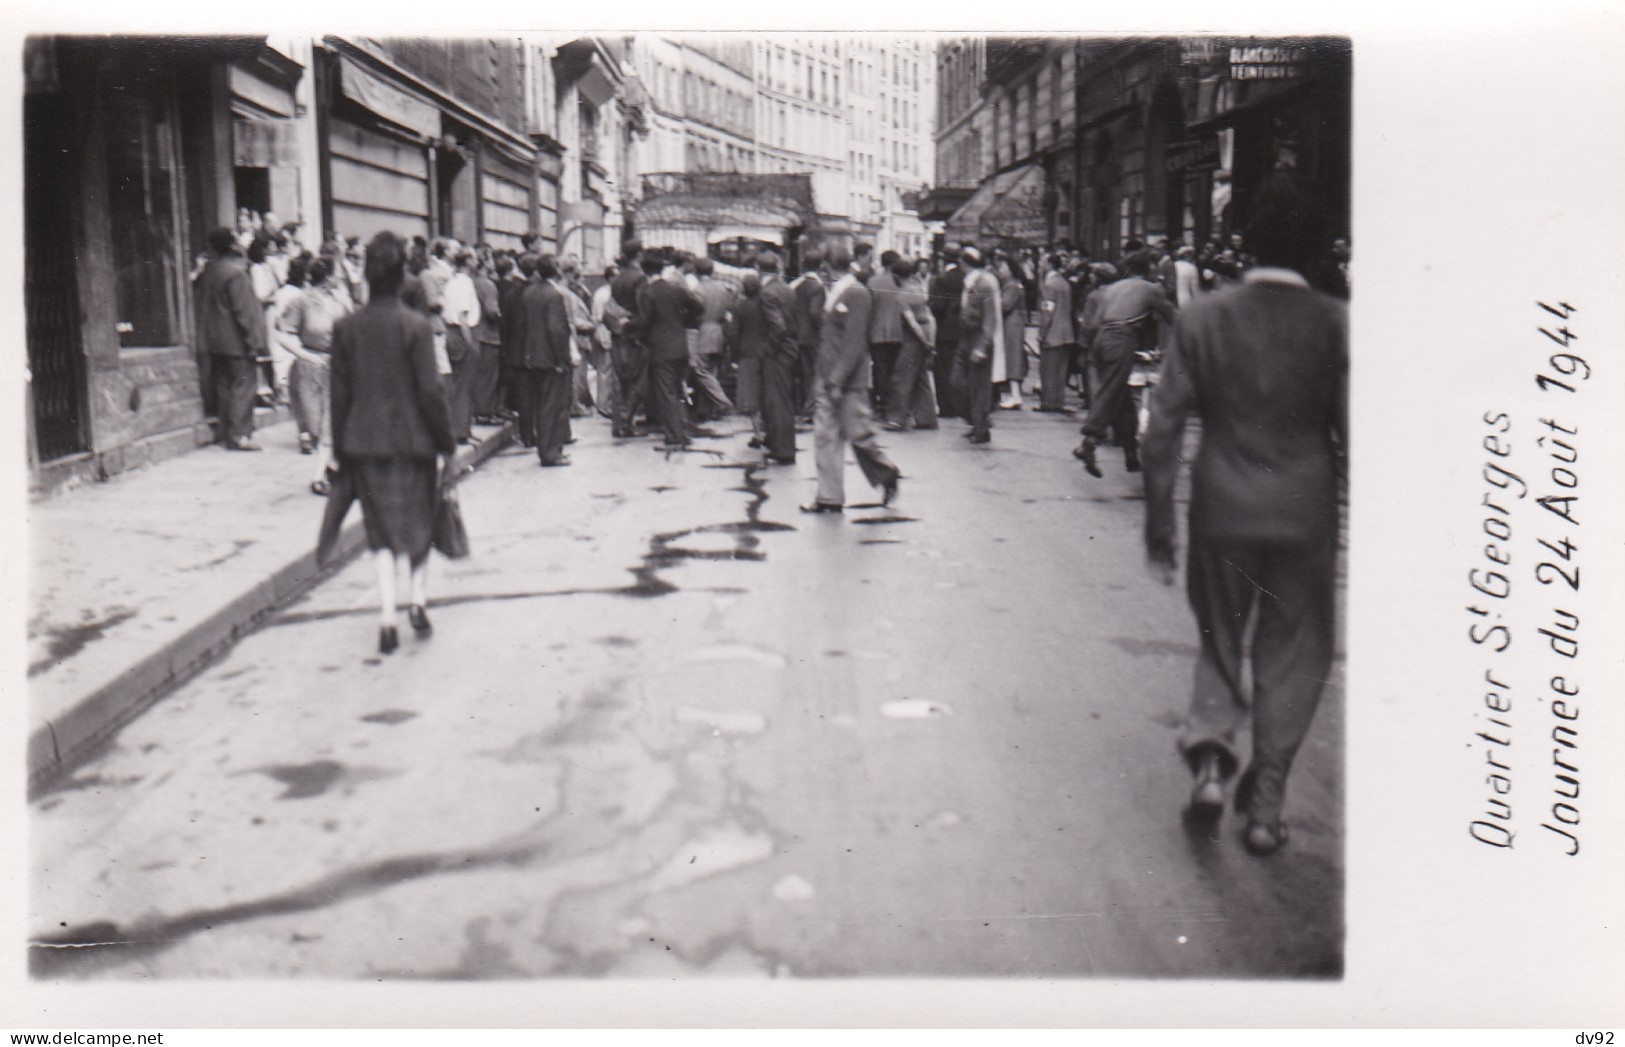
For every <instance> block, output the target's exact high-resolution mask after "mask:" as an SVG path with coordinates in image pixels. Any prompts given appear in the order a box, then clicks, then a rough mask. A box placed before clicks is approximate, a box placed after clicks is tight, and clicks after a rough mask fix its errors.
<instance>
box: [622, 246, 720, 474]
mask: <svg viewBox="0 0 1625 1047" xmlns="http://www.w3.org/2000/svg"><path fill="white" fill-rule="evenodd" d="M642 266H643V272H644V275H645V276H646V277H648V279H647V281H646V282H645V283H644V285H643V286H642V287H641V288H639V290H638V298H637V311H636V313H635V314H634V315H633V317H632V320H631V322H630V323H629V324H628V326H629V327H630V328H631V329H632V330H634V331H635V332H636V336H637V338H638V339H639V340H640V341H641V342H642V343H643V345H644V347H645V348H646V349H647V351H648V354H649V384H650V392H651V399H652V400H653V402H654V403H655V405H656V408H657V411H658V413H659V416H660V424H661V425H662V426H663V427H664V428H665V430H666V440H665V444H664V446H665V447H666V449H667V450H679V449H681V448H684V447H687V446H688V445H689V443H690V442H691V439H690V435H689V424H688V408H687V405H686V404H685V403H684V402H683V374H684V372H686V371H687V370H688V332H689V330H690V329H691V328H697V327H698V326H699V324H700V316H701V314H703V313H704V311H705V307H704V305H703V304H702V303H701V302H700V299H699V298H698V296H696V295H695V294H694V292H692V291H690V290H689V289H688V288H687V287H685V286H683V285H682V284H681V283H680V282H678V281H679V280H681V277H677V278H676V279H666V278H664V277H663V276H662V275H661V274H662V272H664V270H665V267H666V266H665V260H664V259H663V258H659V257H650V256H649V255H648V254H645V255H644V256H643V261H642Z"/></svg>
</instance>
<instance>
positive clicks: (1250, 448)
mask: <svg viewBox="0 0 1625 1047" xmlns="http://www.w3.org/2000/svg"><path fill="white" fill-rule="evenodd" d="M1312 213H1313V212H1312V210H1311V205H1310V204H1309V203H1308V202H1307V196H1306V195H1305V194H1303V193H1302V192H1301V191H1299V190H1297V189H1296V187H1295V186H1294V185H1293V183H1291V182H1290V181H1287V180H1286V176H1284V175H1277V176H1274V177H1273V178H1272V179H1271V180H1270V181H1268V182H1266V183H1265V185H1264V187H1263V188H1261V189H1260V191H1259V193H1258V195H1257V196H1256V197H1255V198H1254V200H1253V214H1252V217H1253V226H1252V228H1253V229H1254V233H1253V238H1254V244H1253V248H1254V252H1255V254H1256V257H1257V260H1258V267H1257V268H1255V269H1253V270H1251V271H1250V272H1248V273H1247V274H1246V276H1245V277H1244V278H1243V282H1242V283H1241V284H1239V285H1237V286H1234V287H1231V288H1227V289H1224V290H1222V291H1218V292H1215V293H1214V294H1211V295H1207V296H1204V297H1203V298H1201V299H1199V300H1197V301H1196V302H1194V303H1192V304H1191V305H1190V306H1188V307H1186V308H1185V309H1184V310H1183V311H1182V312H1181V313H1180V316H1179V321H1178V324H1177V326H1176V328H1175V331H1174V337H1173V341H1172V345H1171V347H1170V350H1169V353H1168V355H1167V356H1166V357H1165V359H1164V361H1163V365H1162V380H1161V382H1160V383H1159V384H1158V386H1157V389H1156V392H1155V394H1154V395H1153V397H1152V401H1151V421H1150V424H1149V426H1148V428H1147V431H1146V442H1145V455H1146V463H1145V464H1146V472H1145V491H1146V522H1145V542H1146V553H1147V555H1148V557H1149V559H1150V562H1151V565H1152V566H1153V568H1154V569H1155V570H1156V571H1157V572H1159V573H1160V574H1161V575H1162V577H1163V579H1164V580H1165V581H1166V582H1167V583H1168V584H1172V582H1173V570H1174V533H1175V529H1176V524H1175V520H1174V482H1175V479H1176V477H1177V475H1178V470H1179V455H1180V452H1181V450H1182V443H1183V436H1184V429H1185V420H1186V417H1187V416H1188V415H1190V414H1192V413H1194V414H1196V415H1197V417H1199V418H1200V419H1201V425H1202V441H1201V450H1200V451H1199V453H1198V455H1197V459H1196V464H1195V466H1194V467H1193V470H1192V483H1191V506H1190V531H1189V534H1190V538H1189V542H1190V548H1189V551H1188V554H1187V555H1188V557H1189V563H1188V565H1187V581H1188V588H1189V596H1190V604H1191V609H1192V610H1193V611H1194V612H1195V614H1196V623H1197V628H1198V631H1199V633H1200V635H1201V641H1202V649H1201V654H1200V655H1199V656H1198V659H1197V664H1196V681H1195V686H1194V690H1193V695H1192V699H1191V705H1190V712H1189V715H1188V717H1187V719H1186V723H1185V727H1184V731H1183V733H1182V735H1181V737H1180V741H1179V746H1180V751H1181V752H1182V753H1183V755H1184V757H1185V759H1186V761H1187V762H1188V763H1189V765H1190V767H1191V770H1192V772H1193V773H1194V774H1195V775H1196V779H1197V781H1196V788H1195V791H1194V792H1193V793H1192V796H1191V807H1190V811H1191V813H1192V814H1194V815H1200V816H1203V817H1206V818H1211V817H1214V816H1216V815H1217V814H1218V813H1219V812H1221V811H1222V810H1223V808H1224V800H1225V788H1224V783H1225V780H1226V779H1228V778H1229V777H1230V775H1231V774H1233V773H1234V772H1235V770H1236V767H1237V764H1238V760H1237V757H1236V754H1235V750H1234V744H1235V735H1236V731H1237V729H1238V728H1239V727H1240V726H1241V725H1242V724H1243V723H1244V722H1245V721H1246V719H1247V717H1248V716H1249V713H1250V715H1251V717H1252V736H1253V753H1252V763H1251V766H1250V767H1249V768H1248V769H1247V772H1246V774H1245V775H1243V776H1242V779H1241V782H1240V784H1239V786H1238V788H1237V790H1236V806H1237V809H1238V810H1241V811H1243V812H1244V813H1245V814H1246V816H1247V827H1246V830H1245V833H1244V837H1243V839H1244V842H1245V843H1246V846H1247V849H1248V850H1249V851H1251V852H1253V853H1254V854H1268V853H1270V852H1272V851H1274V850H1276V849H1277V848H1279V847H1280V846H1281V845H1282V844H1283V843H1285V842H1286V827H1285V823H1284V822H1283V821H1282V820H1281V810H1282V806H1283V802H1284V800H1285V795H1286V780H1287V773H1288V771H1289V770H1290V768H1291V766H1292V760H1293V757H1294V756H1295V755H1296V754H1297V751H1298V747H1299V746H1300V745H1301V744H1302V742H1303V738H1304V735H1305V734H1306V733H1307V731H1308V729H1309V723H1310V720H1311V719H1312V718H1313V716H1314V714H1315V708H1316V706H1317V705H1318V704H1319V701H1320V695H1321V690H1322V688H1323V687H1324V685H1325V681H1326V677H1327V675H1328V674H1329V672H1330V669H1331V661H1332V654H1333V649H1334V639H1335V631H1334V623H1333V613H1334V611H1333V606H1334V596H1335V583H1336V561H1337V535H1338V504H1337V503H1338V488H1339V483H1340V477H1341V474H1342V471H1343V468H1342V467H1343V461H1344V458H1345V455H1346V450H1347V432H1348V428H1347V409H1348V399H1347V395H1348V388H1347V380H1348V333H1347V311H1346V307H1345V306H1344V305H1343V304H1342V303H1340V302H1337V301H1335V300H1333V299H1331V298H1330V297H1328V296H1325V295H1322V294H1320V293H1318V292H1316V291H1313V290H1311V289H1310V288H1309V286H1308V284H1307V282H1306V281H1305V280H1304V278H1303V276H1302V275H1300V273H1301V271H1302V268H1303V266H1304V263H1305V261H1306V257H1307V252H1306V251H1305V248H1306V246H1307V244H1308V243H1309V242H1310V241H1309V238H1308V237H1307V236H1306V235H1304V232H1305V231H1304V229H1303V226H1304V224H1306V223H1305V222H1304V219H1303V216H1305V215H1309V214H1312ZM1249 618H1252V619H1253V635H1252V641H1251V651H1250V658H1251V664H1252V696H1251V701H1250V702H1249V701H1248V698H1247V695H1246V694H1245V693H1244V692H1243V688H1242V664H1243V661H1244V660H1245V659H1246V658H1247V657H1248V654H1249V652H1248V651H1247V650H1246V646H1247V645H1246V643H1245V640H1246V635H1247V626H1248V619H1249Z"/></svg>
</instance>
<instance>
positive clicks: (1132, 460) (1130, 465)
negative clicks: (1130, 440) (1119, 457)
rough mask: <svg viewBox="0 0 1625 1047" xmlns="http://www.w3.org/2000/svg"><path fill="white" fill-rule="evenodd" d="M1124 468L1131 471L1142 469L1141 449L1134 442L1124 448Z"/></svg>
mask: <svg viewBox="0 0 1625 1047" xmlns="http://www.w3.org/2000/svg"><path fill="white" fill-rule="evenodd" d="M1123 468H1124V469H1126V470H1128V471H1129V472H1131V473H1137V472H1139V471H1140V449H1139V448H1138V447H1136V446H1134V445H1133V444H1130V445H1129V446H1127V447H1125V448H1123Z"/></svg>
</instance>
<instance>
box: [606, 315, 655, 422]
mask: <svg viewBox="0 0 1625 1047" xmlns="http://www.w3.org/2000/svg"><path fill="white" fill-rule="evenodd" d="M610 357H611V360H612V361H613V364H614V368H615V390H616V396H615V397H614V399H613V400H611V401H610V402H611V405H612V406H611V411H612V413H613V418H614V422H613V429H614V433H615V435H616V436H631V435H632V434H633V433H634V432H635V430H634V428H633V422H632V420H633V419H634V418H636V417H637V411H638V408H639V407H640V406H642V405H643V403H644V401H645V396H644V386H645V384H646V381H647V377H648V369H649V367H648V354H647V353H646V352H645V351H644V349H643V346H641V345H639V344H638V343H637V342H634V341H633V340H632V339H630V338H625V337H620V338H616V339H615V341H614V343H613V345H612V346H611V348H610Z"/></svg>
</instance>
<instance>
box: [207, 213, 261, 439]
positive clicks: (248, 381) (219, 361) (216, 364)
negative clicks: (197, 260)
mask: <svg viewBox="0 0 1625 1047" xmlns="http://www.w3.org/2000/svg"><path fill="white" fill-rule="evenodd" d="M209 249H210V250H211V251H213V252H214V257H213V258H212V259H210V261H209V264H208V265H206V266H205V267H204V269H203V272H202V273H200V274H199V275H198V278H197V283H196V285H195V287H196V291H195V295H196V302H197V324H198V347H199V348H200V349H201V350H202V351H203V353H204V354H205V355H207V357H208V359H209V364H208V367H209V375H210V381H211V382H212V384H213V386H214V399H215V409H216V411H217V412H218V413H219V416H220V442H221V443H223V444H224V445H225V447H226V449H227V450H230V451H258V450H259V449H260V445H259V444H257V443H255V442H254V441H253V435H254V385H255V378H254V368H255V366H256V364H255V361H256V360H258V358H259V357H260V356H261V355H263V354H264V353H265V351H266V348H265V345H266V343H265V310H264V308H263V307H262V306H261V305H260V302H259V299H258V298H256V297H255V295H254V287H253V284H252V283H251V282H250V281H249V278H248V267H247V265H246V264H245V263H244V262H243V260H242V258H240V257H239V256H238V254H237V240H236V237H234V236H233V235H232V232H231V230H230V229H227V228H225V227H224V226H222V227H220V228H219V229H216V230H214V231H213V232H211V233H210V234H209Z"/></svg>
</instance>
